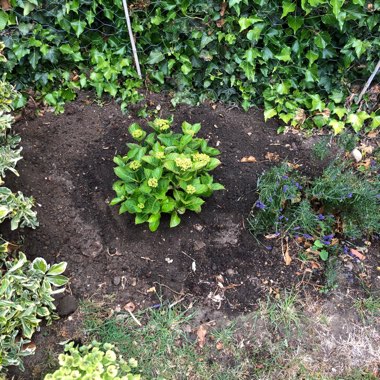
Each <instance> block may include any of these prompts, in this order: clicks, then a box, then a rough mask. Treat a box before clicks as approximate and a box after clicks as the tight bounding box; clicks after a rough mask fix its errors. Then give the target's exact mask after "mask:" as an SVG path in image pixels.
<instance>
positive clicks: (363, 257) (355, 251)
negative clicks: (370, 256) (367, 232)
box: [351, 248, 365, 261]
mask: <svg viewBox="0 0 380 380" xmlns="http://www.w3.org/2000/svg"><path fill="white" fill-rule="evenodd" d="M351 253H352V254H353V255H354V256H356V257H357V258H358V259H359V260H361V261H363V260H365V256H364V255H363V254H361V253H360V252H359V251H358V250H357V249H354V248H351Z"/></svg>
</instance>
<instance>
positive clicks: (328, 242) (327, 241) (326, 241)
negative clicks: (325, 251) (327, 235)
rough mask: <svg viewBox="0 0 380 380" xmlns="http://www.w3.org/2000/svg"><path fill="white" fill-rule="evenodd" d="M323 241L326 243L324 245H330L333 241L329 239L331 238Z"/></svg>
mask: <svg viewBox="0 0 380 380" xmlns="http://www.w3.org/2000/svg"><path fill="white" fill-rule="evenodd" d="M321 243H322V244H324V245H330V244H331V241H329V240H322V242H321Z"/></svg>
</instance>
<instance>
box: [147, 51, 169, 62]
mask: <svg viewBox="0 0 380 380" xmlns="http://www.w3.org/2000/svg"><path fill="white" fill-rule="evenodd" d="M164 59H165V56H164V55H163V54H162V52H161V51H160V50H152V51H151V52H150V54H149V57H148V60H147V63H148V64H149V65H154V64H155V63H158V62H161V61H163V60H164Z"/></svg>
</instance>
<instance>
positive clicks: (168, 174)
mask: <svg viewBox="0 0 380 380" xmlns="http://www.w3.org/2000/svg"><path fill="white" fill-rule="evenodd" d="M172 122H173V119H155V120H154V121H153V122H150V123H148V124H149V126H150V127H151V128H152V129H153V131H154V132H152V133H150V134H147V133H146V132H145V131H144V130H143V129H142V128H141V127H140V125H138V124H137V123H133V124H132V125H131V126H130V127H129V132H130V134H131V136H132V137H133V138H134V139H135V140H136V141H137V143H130V144H127V146H128V148H129V151H128V153H127V154H126V155H125V156H116V157H115V158H114V162H115V163H116V164H117V167H116V168H115V173H116V175H117V176H118V177H119V178H120V179H119V180H118V181H116V182H115V183H114V185H113V189H114V190H115V192H116V197H115V198H114V199H113V200H112V201H111V205H116V204H120V214H122V213H124V212H128V213H130V214H136V217H135V223H136V224H140V223H144V222H147V223H149V229H150V230H151V231H155V230H157V228H158V226H159V224H160V219H161V215H162V213H167V214H170V215H171V217H170V227H176V226H177V225H178V224H179V223H180V221H181V219H180V216H179V215H182V214H184V213H185V211H186V210H190V211H195V212H197V213H199V212H200V211H201V206H202V205H203V203H204V202H205V201H204V199H203V198H206V197H209V196H211V195H212V193H213V192H214V191H215V190H222V189H224V187H223V185H221V184H220V183H215V182H214V180H213V177H212V176H211V175H210V174H209V172H211V171H212V170H214V169H215V168H216V167H217V166H218V165H220V161H219V160H218V159H217V158H215V156H217V155H219V154H220V152H219V150H218V149H215V148H212V147H210V146H208V143H207V141H206V140H205V139H203V138H199V137H195V135H196V134H197V133H198V132H199V130H200V129H201V125H200V124H199V123H197V124H189V123H187V122H184V123H182V133H174V132H173V131H172V130H171V124H172Z"/></svg>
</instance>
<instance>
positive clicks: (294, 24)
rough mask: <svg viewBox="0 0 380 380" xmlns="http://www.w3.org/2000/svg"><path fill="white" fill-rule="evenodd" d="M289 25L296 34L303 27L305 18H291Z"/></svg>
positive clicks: (289, 18)
mask: <svg viewBox="0 0 380 380" xmlns="http://www.w3.org/2000/svg"><path fill="white" fill-rule="evenodd" d="M288 25H289V26H290V27H291V28H292V29H293V32H294V33H296V32H297V30H298V29H299V28H300V27H301V26H302V25H303V17H301V16H289V17H288Z"/></svg>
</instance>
